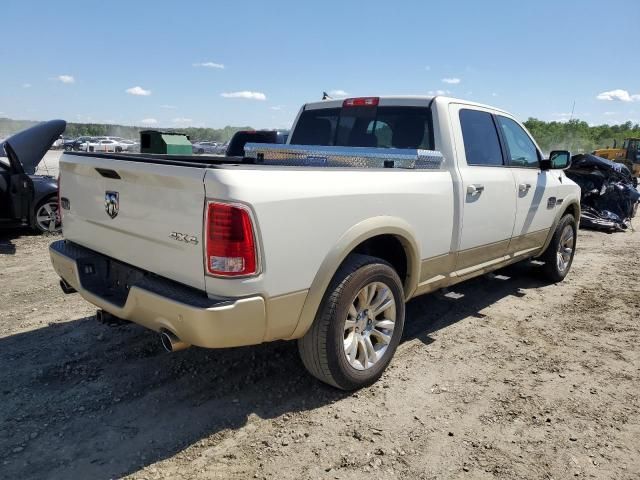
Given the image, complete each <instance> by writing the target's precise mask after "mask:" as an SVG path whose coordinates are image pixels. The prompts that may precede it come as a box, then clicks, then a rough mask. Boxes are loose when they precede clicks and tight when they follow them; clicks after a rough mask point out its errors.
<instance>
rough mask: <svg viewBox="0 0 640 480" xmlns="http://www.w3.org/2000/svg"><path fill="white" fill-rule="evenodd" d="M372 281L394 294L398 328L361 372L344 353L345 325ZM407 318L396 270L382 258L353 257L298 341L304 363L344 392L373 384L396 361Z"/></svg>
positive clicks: (347, 261)
mask: <svg viewBox="0 0 640 480" xmlns="http://www.w3.org/2000/svg"><path fill="white" fill-rule="evenodd" d="M372 282H379V283H382V284H384V286H385V287H387V288H388V289H389V291H390V292H391V294H392V295H393V300H394V308H395V326H394V328H393V333H392V334H391V340H390V341H389V343H388V345H387V347H386V351H385V352H384V353H383V355H382V356H381V357H379V359H378V360H377V361H376V362H375V363H374V364H373V365H372V366H370V367H369V368H366V369H364V370H358V369H356V368H354V367H353V366H352V365H351V364H350V363H349V361H348V360H347V356H346V354H345V348H344V341H345V326H344V322H345V320H346V318H347V313H348V311H349V307H350V306H351V305H352V303H353V302H354V299H355V297H356V295H357V294H358V292H360V290H361V289H363V288H364V287H365V286H366V285H368V284H370V283H372ZM374 298H375V297H374ZM404 315H405V303H404V291H403V288H402V281H401V280H400V277H399V276H398V274H397V273H396V271H395V270H394V269H393V267H392V266H391V265H390V264H389V263H387V262H385V261H384V260H382V259H380V258H376V257H370V256H367V255H359V254H352V255H350V256H349V257H347V259H346V260H345V261H344V263H343V264H342V265H341V267H340V268H339V269H338V271H337V272H336V274H335V275H334V277H333V279H332V280H331V283H330V284H329V287H328V288H327V291H326V293H325V295H324V298H323V300H322V303H321V304H320V308H319V309H318V313H317V314H316V318H315V320H314V322H313V325H312V326H311V328H310V329H309V331H308V332H307V333H306V334H305V336H304V337H302V338H301V339H299V340H298V350H299V352H300V357H301V359H302V362H303V363H304V366H305V367H306V368H307V370H308V371H309V372H310V373H311V374H312V375H313V376H315V377H316V378H318V379H319V380H321V381H323V382H325V383H328V384H329V385H333V386H334V387H337V388H340V389H342V390H355V389H358V388H362V387H365V386H368V385H371V384H372V383H374V382H375V381H376V380H378V378H380V376H381V375H382V372H384V370H385V368H387V366H388V365H389V363H390V362H391V359H392V358H393V355H394V353H395V351H396V348H397V347H398V344H399V343H400V339H401V338H402V330H403V328H404ZM356 355H357V353H356Z"/></svg>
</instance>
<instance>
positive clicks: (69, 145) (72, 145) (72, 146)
mask: <svg viewBox="0 0 640 480" xmlns="http://www.w3.org/2000/svg"><path fill="white" fill-rule="evenodd" d="M92 138H93V137H90V136H86V135H85V136H81V137H78V138H73V139H68V140H65V141H64V143H63V148H64V150H65V151H67V152H69V151H78V150H80V146H81V145H82V144H83V143H86V142H88V141H90V140H91V139H92Z"/></svg>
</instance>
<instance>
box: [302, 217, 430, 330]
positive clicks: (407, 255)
mask: <svg viewBox="0 0 640 480" xmlns="http://www.w3.org/2000/svg"><path fill="white" fill-rule="evenodd" d="M385 246H386V247H389V248H386V249H385V248H384V247H385ZM399 248H401V249H402V250H401V251H400V250H399ZM351 253H365V254H369V255H373V256H378V257H380V258H383V259H384V260H386V261H388V262H389V263H391V265H393V266H394V268H396V271H398V270H400V271H398V275H400V278H401V279H402V281H403V286H404V295H405V299H408V298H411V295H412V294H413V292H414V291H415V289H416V287H417V285H418V280H419V278H420V249H419V246H418V243H417V241H416V235H415V234H414V232H413V229H412V228H411V226H410V225H409V224H408V223H407V222H406V221H404V220H402V219H400V218H397V217H373V218H369V219H367V220H363V221H362V222H360V223H358V224H356V225H354V226H353V227H351V228H350V229H349V230H347V232H345V233H344V234H343V235H342V237H340V239H339V240H338V242H336V244H335V245H334V246H333V248H332V249H331V251H330V252H329V253H328V254H327V256H326V257H325V259H324V260H323V262H322V264H321V265H320V268H319V269H318V272H317V273H316V276H315V277H314V280H313V282H312V283H311V287H310V288H309V293H308V294H307V298H306V300H305V303H304V305H303V307H302V311H301V313H300V317H299V318H298V323H297V325H296V328H295V330H294V332H293V334H292V335H291V337H290V338H292V339H293V338H300V337H302V336H303V335H304V334H305V333H306V332H307V330H308V329H309V328H310V327H311V325H312V324H313V321H314V319H315V316H316V313H317V311H318V308H319V307H320V304H321V302H322V299H323V297H324V295H325V292H326V290H327V288H328V286H329V283H330V282H331V279H332V278H333V277H334V275H335V274H336V272H337V271H338V268H340V265H342V263H343V262H344V261H345V259H346V258H347V257H348V256H349V255H350V254H351ZM403 262H404V263H405V265H404V269H402V268H401V267H402V263H403Z"/></svg>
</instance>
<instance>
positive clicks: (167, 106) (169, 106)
mask: <svg viewBox="0 0 640 480" xmlns="http://www.w3.org/2000/svg"><path fill="white" fill-rule="evenodd" d="M160 108H164V109H166V110H175V109H176V108H178V107H176V106H175V105H167V104H164V105H160Z"/></svg>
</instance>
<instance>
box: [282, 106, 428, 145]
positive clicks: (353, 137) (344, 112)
mask: <svg viewBox="0 0 640 480" xmlns="http://www.w3.org/2000/svg"><path fill="white" fill-rule="evenodd" d="M290 143H291V144H293V145H323V146H325V145H336V146H345V147H377V148H411V149H415V148H419V149H426V150H433V131H432V128H431V112H430V111H429V109H428V108H424V107H373V108H372V107H346V108H324V109H318V110H306V111H304V112H302V114H301V115H300V118H299V120H298V123H297V125H296V127H295V129H294V131H293V134H292V136H291V142H290Z"/></svg>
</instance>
